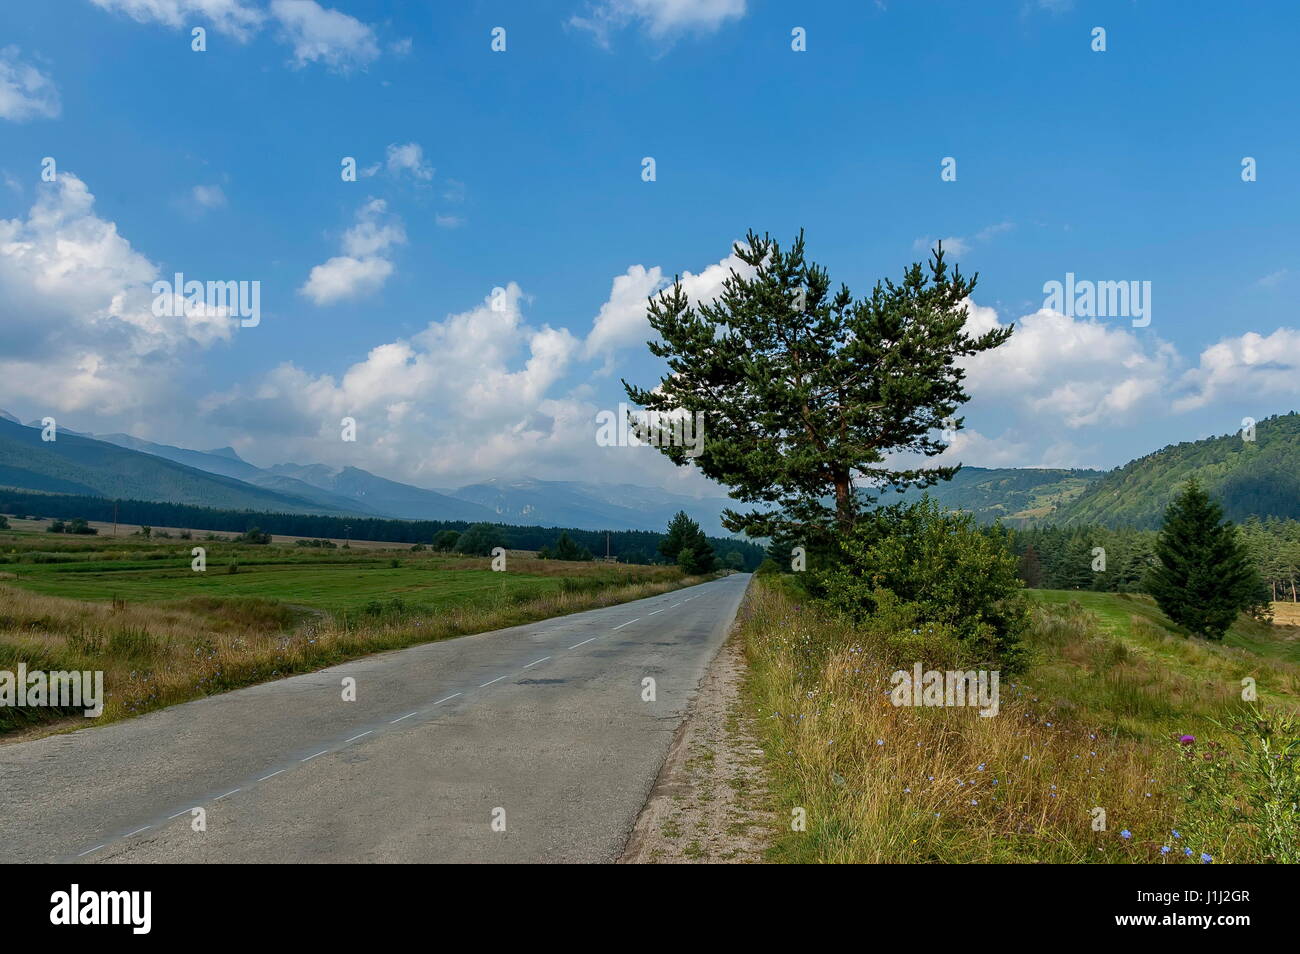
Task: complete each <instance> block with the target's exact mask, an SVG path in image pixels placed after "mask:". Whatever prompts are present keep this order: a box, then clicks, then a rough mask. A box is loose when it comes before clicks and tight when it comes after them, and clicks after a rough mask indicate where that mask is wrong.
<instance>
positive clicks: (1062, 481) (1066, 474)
mask: <svg viewBox="0 0 1300 954" xmlns="http://www.w3.org/2000/svg"><path fill="white" fill-rule="evenodd" d="M1102 476H1103V472H1102V471H1100V470H1083V469H1074V470H1060V469H1050V468H1045V467H1043V468H1040V467H998V468H988V467H971V466H965V467H962V469H961V470H959V471H957V473H956V475H955V476H954V477H953V478H952V480H948V481H943V482H941V483H938V484H935V485H934V486H933V487H929V488H927V489H926V490H924V491H921V490H909V491H907V492H906V493H904V494H903V495H902V498H901V499H903V500H906V501H916V500H919V499H920V497H921V495H922V494H923V493H926V494H929V495H930V496H931V497H932V498H934V499H935V500H936V501H938V502H939V503H940V504H942V505H943V506H945V507H948V508H950V509H952V510H965V511H968V512H970V513H972V514H974V515H975V519H976V520H978V521H979V522H980V523H993V522H994V521H995V520H1001V521H1002V522H1003V523H1005V524H1007V525H1008V526H1020V525H1023V524H1025V523H1032V522H1042V521H1046V520H1050V519H1051V515H1052V513H1053V512H1054V511H1055V510H1056V508H1058V507H1061V506H1063V505H1064V504H1065V503H1066V502H1068V501H1071V500H1073V499H1074V498H1076V497H1077V496H1079V494H1081V493H1082V492H1083V491H1084V490H1085V489H1086V488H1087V487H1089V486H1090V485H1092V484H1093V483H1095V482H1096V481H1098V480H1100V479H1101V477H1102ZM899 499H900V498H899V497H898V496H897V495H894V494H885V495H884V496H883V497H882V498H881V501H880V502H881V503H882V504H890V503H896V502H898V500H899Z"/></svg>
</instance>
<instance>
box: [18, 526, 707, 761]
mask: <svg viewBox="0 0 1300 954" xmlns="http://www.w3.org/2000/svg"><path fill="white" fill-rule="evenodd" d="M8 542H9V541H0V555H3V556H5V557H8V558H9V561H10V562H9V563H8V564H7V565H4V566H0V571H2V572H4V574H5V576H4V577H3V578H0V669H8V670H11V671H12V670H15V669H16V667H17V665H18V663H20V662H23V663H26V665H27V668H28V670H29V671H31V670H45V671H50V672H54V671H70V670H91V671H94V670H102V671H103V672H104V688H105V696H106V700H105V708H104V714H103V715H102V716H100V717H99V718H98V719H94V720H91V719H87V718H85V717H84V716H83V715H81V713H80V712H77V713H76V714H75V717H74V716H73V713H71V712H61V711H59V710H57V709H53V708H45V707H28V708H22V709H19V708H16V707H12V706H8V707H0V735H3V734H4V733H12V732H14V731H15V730H24V729H27V730H30V729H33V728H34V727H35V728H40V727H42V726H44V727H45V728H50V727H54V728H80V727H83V726H86V725H95V724H102V723H104V722H107V721H113V720H115V719H120V718H124V717H129V716H133V715H138V714H140V713H143V712H147V711H149V710H151V709H156V708H160V707H162V706H168V705H173V704H175V703H178V702H184V701H186V700H189V699H194V698H197V697H199V696H204V695H211V694H214V693H218V692H224V691H227V690H229V689H235V688H238V687H241V686H247V685H251V684H253V683H257V682H262V681H265V680H268V679H276V678H281V677H284V676H288V675H292V674H295V673H301V672H309V671H312V670H315V669H320V668H323V667H326V666H330V665H334V664H336V663H340V662H344V661H346V660H348V659H353V658H356V657H358V656H363V655H366V654H369V653H374V652H380V651H384V650H390V649H402V648H405V647H407V646H412V645H415V644H417V643H424V642H430V641H434V640H441V639H447V638H450V637H453V636H461V635H466V634H469V633H478V632H485V631H488V630H493V629H500V628H503V627H507V626H515V625H520V624H523V623H528V622H533V621H536V620H540V619H547V618H550V617H554V616H562V615H566V614H569V613H575V612H581V611H583V610H588V609H594V608H597V607H601V606H609V605H613V604H615V603H622V602H627V601H629V600H636V599H641V598H643V597H647V596H653V595H656V594H659V593H664V592H667V591H669V590H673V589H677V588H679V587H682V586H689V585H693V584H695V583H699V582H703V578H700V577H684V576H683V575H682V573H681V571H680V570H678V569H677V568H676V567H650V566H628V565H612V564H602V563H568V562H561V561H556V560H537V559H531V558H523V557H512V558H510V559H509V560H508V569H507V571H505V572H493V571H492V570H491V569H490V560H488V559H486V558H473V557H458V556H447V555H441V554H429V553H421V552H416V553H411V552H410V551H384V552H380V553H373V551H372V555H367V556H361V555H346V556H345V557H344V558H343V559H342V560H340V559H339V555H338V553H337V551H326V552H324V553H310V554H304V553H303V551H302V550H301V549H296V550H294V549H289V548H280V547H275V546H269V547H268V546H256V545H251V544H250V545H242V546H241V545H237V544H226V545H224V546H225V550H223V551H220V552H222V556H223V558H227V559H233V560H238V561H239V570H238V572H237V573H234V574H229V573H226V572H225V571H224V569H223V568H222V567H221V566H219V565H214V563H213V561H212V559H211V555H210V558H209V564H208V570H207V572H206V573H197V572H194V571H192V570H190V569H189V559H190V557H189V547H190V546H191V545H194V544H192V541H184V542H183V545H182V546H179V547H168V548H163V550H162V552H163V554H164V555H163V556H162V557H160V558H159V559H158V560H157V561H156V562H146V561H145V560H142V559H141V556H142V554H145V553H149V552H152V551H153V550H155V549H156V544H155V545H153V546H150V547H145V546H134V547H130V548H129V551H130V552H129V556H130V558H129V559H126V560H99V561H97V560H93V559H92V560H86V559H83V560H82V561H81V562H78V563H39V562H21V563H20V562H16V561H15V560H14V559H13V558H14V557H17V556H22V555H31V554H32V553H37V552H45V551H43V550H39V551H38V550H34V549H32V548H30V547H29V548H26V549H24V548H22V547H6V546H5V544H7V543H8ZM77 549H78V550H79V551H80V553H81V555H82V556H83V557H84V556H86V555H90V554H103V553H112V554H114V555H116V553H117V551H118V550H120V546H117V547H114V548H111V549H110V548H103V547H101V548H84V547H81V548H77ZM10 551H12V552H10ZM177 551H179V553H178V552H177ZM227 551H229V552H227ZM345 554H346V551H345ZM394 560H395V561H396V562H397V566H393V565H392V563H393V561H394ZM179 561H183V563H180V565H177V564H178V562H179ZM54 722H57V723H58V725H57V726H52V725H51V724H52V723H54Z"/></svg>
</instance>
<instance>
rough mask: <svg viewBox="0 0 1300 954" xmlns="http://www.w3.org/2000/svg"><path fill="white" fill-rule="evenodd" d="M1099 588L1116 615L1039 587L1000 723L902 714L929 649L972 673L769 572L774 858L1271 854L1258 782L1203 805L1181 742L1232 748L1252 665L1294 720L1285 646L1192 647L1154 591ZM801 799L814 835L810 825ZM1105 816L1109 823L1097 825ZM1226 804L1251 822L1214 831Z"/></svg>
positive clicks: (751, 691) (952, 713)
mask: <svg viewBox="0 0 1300 954" xmlns="http://www.w3.org/2000/svg"><path fill="white" fill-rule="evenodd" d="M1067 595H1068V596H1077V595H1080V594H1067ZM1083 595H1088V596H1095V597H1108V599H1098V600H1091V601H1090V602H1091V603H1093V605H1094V607H1095V609H1096V610H1098V611H1100V612H1101V614H1102V616H1101V618H1100V619H1099V617H1098V615H1096V614H1095V613H1094V612H1093V611H1092V610H1090V609H1088V608H1085V606H1083V605H1080V603H1078V602H1074V603H1071V602H1070V601H1069V600H1068V599H1061V598H1058V597H1057V596H1056V595H1054V594H1050V593H1049V594H1041V593H1033V594H1031V596H1033V597H1035V606H1034V609H1033V626H1032V630H1031V633H1030V634H1029V637H1028V640H1027V642H1028V644H1029V648H1030V649H1031V651H1032V654H1033V658H1034V662H1033V664H1032V665H1031V667H1030V668H1029V670H1028V671H1027V672H1026V673H1025V675H1024V677H1023V678H1020V679H1017V680H1015V681H1014V682H1010V683H1003V684H1002V685H1001V705H1000V711H999V713H998V715H996V716H994V717H991V718H983V717H981V716H980V715H979V714H978V712H977V711H976V710H975V709H974V708H955V707H948V708H942V707H938V708H924V707H917V708H913V707H896V706H894V705H893V704H892V703H891V702H890V698H889V693H890V689H891V683H890V678H889V677H890V674H891V673H892V672H894V671H895V670H897V669H908V670H910V669H911V668H912V665H913V664H914V663H915V662H917V661H918V660H919V661H921V662H922V663H923V668H925V669H931V668H934V669H947V668H954V667H953V666H951V665H949V663H950V660H941V659H937V658H933V657H932V658H927V652H928V650H927V648H926V646H925V643H924V641H923V640H922V641H920V642H918V637H916V636H913V635H911V634H903V635H901V636H900V634H898V633H895V632H890V631H889V628H888V625H886V624H882V625H879V626H873V625H871V624H868V625H866V626H862V627H857V628H854V627H852V626H849V625H847V624H846V623H845V622H843V621H842V620H839V619H837V618H835V617H832V616H830V615H829V614H827V613H826V612H825V611H824V610H822V609H820V608H819V607H818V605H817V604H816V603H814V602H813V601H811V600H809V599H807V598H806V597H805V596H804V595H803V593H802V591H801V590H800V589H799V588H798V586H797V584H796V583H795V582H794V581H793V580H792V578H790V577H788V576H787V577H773V576H768V577H756V578H755V580H754V583H753V585H752V586H751V589H750V594H749V597H748V599H747V601H746V604H745V606H744V607H743V608H742V618H741V624H740V625H741V630H742V634H743V637H744V638H745V640H746V649H747V655H748V659H749V662H750V672H749V676H748V680H747V686H746V691H747V694H748V695H749V697H750V699H751V700H752V702H753V704H754V705H755V706H756V707H757V709H758V712H759V716H760V717H759V720H758V724H759V727H760V731H761V732H762V733H763V747H764V749H765V750H766V752H767V764H768V769H769V773H770V775H771V789H770V790H771V792H772V793H773V798H772V809H773V812H774V814H775V816H776V817H777V818H778V829H777V830H776V831H775V832H774V842H773V847H772V848H771V850H770V857H771V859H772V860H774V861H781V862H796V863H800V862H802V863H808V862H815V863H825V862H832V863H833V862H859V863H860V862H866V863H873V862H874V863H926V862H945V863H952V862H965V863H1005V862H1017V863H1036V862H1047V863H1079V862H1100V863H1162V862H1167V863H1174V862H1193V861H1194V862H1201V861H1202V860H1203V859H1202V854H1204V855H1205V856H1207V857H1209V858H1211V859H1213V860H1214V861H1216V862H1224V861H1229V862H1258V861H1261V860H1269V859H1266V858H1265V857H1264V854H1265V852H1264V850H1263V849H1262V848H1261V847H1260V845H1259V842H1258V839H1252V838H1249V837H1247V838H1243V837H1241V836H1242V831H1243V829H1242V828H1241V826H1240V825H1238V824H1237V822H1240V821H1241V820H1242V818H1243V817H1245V816H1242V815H1241V814H1240V812H1239V811H1238V808H1239V805H1238V803H1242V804H1244V802H1245V801H1246V800H1247V797H1248V796H1249V795H1250V792H1249V791H1248V790H1246V789H1242V788H1240V785H1242V784H1246V785H1249V784H1253V783H1248V782H1246V783H1244V782H1242V781H1241V780H1240V779H1239V778H1238V777H1237V776H1236V775H1232V776H1231V778H1232V780H1233V784H1234V785H1238V786H1239V787H1238V788H1237V789H1234V790H1231V791H1227V792H1226V793H1224V792H1220V793H1219V796H1218V797H1219V800H1218V802H1216V803H1215V804H1209V803H1208V802H1207V801H1206V799H1204V798H1200V799H1199V800H1196V801H1189V800H1188V799H1187V797H1186V794H1187V791H1188V787H1187V786H1188V784H1189V776H1188V774H1187V771H1188V765H1189V759H1188V758H1187V756H1188V754H1189V752H1190V749H1189V748H1187V747H1180V746H1179V745H1178V743H1177V741H1176V740H1177V739H1178V738H1179V736H1180V735H1184V734H1186V735H1193V736H1195V737H1196V739H1197V742H1196V743H1195V746H1196V757H1197V758H1198V759H1199V757H1200V753H1201V752H1202V751H1206V752H1207V754H1209V749H1208V747H1209V746H1213V745H1229V744H1231V735H1232V733H1231V731H1230V729H1229V727H1230V726H1231V725H1233V724H1234V723H1239V722H1241V721H1243V703H1242V702H1241V686H1240V682H1239V679H1238V678H1237V676H1238V673H1239V672H1241V671H1244V670H1249V671H1250V672H1251V673H1253V674H1255V677H1256V678H1257V679H1258V680H1259V682H1260V685H1261V687H1263V686H1267V687H1268V693H1269V697H1270V698H1271V699H1273V700H1275V701H1276V702H1277V703H1278V705H1279V706H1280V707H1281V708H1282V709H1283V710H1286V711H1292V712H1293V711H1294V709H1295V706H1296V703H1297V702H1298V701H1300V695H1297V693H1296V683H1295V674H1294V666H1292V665H1291V664H1289V663H1286V662H1283V661H1281V659H1280V658H1279V657H1281V656H1285V655H1286V653H1285V652H1282V651H1277V653H1276V655H1275V656H1274V658H1272V659H1268V658H1262V657H1255V658H1254V659H1253V660H1252V659H1246V658H1243V657H1241V656H1240V655H1239V654H1246V651H1245V650H1244V649H1242V648H1240V647H1231V646H1229V647H1214V646H1205V645H1199V644H1198V645H1193V646H1187V645H1180V644H1179V643H1180V642H1182V637H1180V636H1177V635H1174V634H1172V633H1170V632H1169V631H1168V630H1166V629H1164V627H1163V626H1162V625H1160V619H1161V618H1160V617H1159V616H1158V614H1157V615H1156V616H1155V617H1151V616H1150V614H1149V613H1148V612H1147V609H1148V608H1147V607H1145V606H1144V605H1143V604H1142V601H1141V600H1137V601H1126V600H1120V599H1118V598H1117V597H1116V596H1115V595H1114V594H1083ZM1130 602H1135V603H1136V605H1137V608H1138V612H1137V613H1136V614H1129V613H1128V609H1129V603H1130ZM1150 609H1154V607H1153V606H1152V607H1150ZM1130 615H1136V616H1138V617H1139V618H1138V619H1137V620H1136V621H1134V620H1132V619H1130V618H1129V617H1130ZM1157 627H1159V629H1157ZM1247 635H1250V634H1249V633H1248V634H1247ZM1257 638H1263V637H1262V636H1261V635H1258V634H1257ZM1272 648H1273V649H1275V650H1276V647H1272ZM1246 655H1249V654H1246ZM1169 660H1173V661H1174V662H1176V663H1177V665H1171V664H1169ZM1263 698H1264V694H1263V693H1261V699H1263ZM1215 751H1218V750H1215ZM1225 751H1226V750H1225ZM1216 764H1217V763H1216ZM1195 767H1196V766H1195V765H1193V766H1192V768H1193V769H1195ZM1225 777H1228V775H1225ZM797 809H803V811H804V813H805V816H804V817H805V818H806V830H804V831H798V830H795V827H794V823H795V822H796V820H797V812H796V810H797ZM1098 809H1100V810H1103V811H1104V813H1105V815H1104V824H1105V827H1104V830H1094V826H1095V825H1096V824H1097V822H1098V821H1099V820H1100V818H1101V815H1100V813H1099V812H1098V811H1097V810H1098ZM1229 809H1231V812H1229ZM1216 812H1217V813H1220V814H1223V815H1224V816H1225V817H1226V816H1227V815H1228V814H1230V813H1235V814H1232V818H1233V825H1231V826H1230V825H1228V824H1226V823H1225V824H1214V823H1212V819H1208V818H1207V816H1208V815H1213V814H1215V813H1216ZM1247 823H1248V824H1249V819H1247ZM1174 832H1178V834H1177V835H1175V834H1174ZM1193 841H1195V843H1193ZM1188 852H1190V854H1188Z"/></svg>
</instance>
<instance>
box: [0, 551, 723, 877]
mask: <svg viewBox="0 0 1300 954" xmlns="http://www.w3.org/2000/svg"><path fill="white" fill-rule="evenodd" d="M748 580H749V577H748V575H734V576H729V577H726V578H724V579H721V580H718V581H715V582H712V583H706V584H703V585H701V586H696V587H692V588H689V589H684V590H676V591H674V592H672V593H668V594H665V595H662V596H656V597H651V598H650V599H645V600H639V601H637V602H635V603H624V604H621V605H619V606H610V607H606V608H604V609H598V610H591V611H589V612H586V613H579V614H575V615H572V616H563V617H558V618H556V619H550V620H543V621H542V622H538V623H530V624H529V625H527V626H516V627H512V628H510V629H503V630H497V631H495V632H491V633H483V634H480V635H477V636H466V637H462V638H459V639H452V640H447V641H444V642H440V643H430V644H427V645H423V646H416V647H413V648H411V649H404V650H400V651H397V652H389V653H383V654H380V655H377V656H368V657H366V658H364V659H358V660H356V661H354V662H350V663H346V664H344V665H340V666H335V667H332V668H330V669H325V670H321V671H320V672H316V673H311V674H308V675H303V676H295V677H293V678H290V679H284V680H280V681H278V682H270V683H264V684H262V685H259V686H253V687H250V688H248V689H241V690H238V691H235V692H229V693H225V694H224V695H219V696H212V697H210V698H207V699H202V700H199V701H196V702H190V703H185V704H184V705H179V706H173V707H171V708H169V709H164V710H160V711H158V712H153V713H150V714H148V715H145V716H142V717H140V718H138V719H131V720H127V721H123V722H118V723H114V724H111V725H105V726H102V727H96V728H89V729H83V730H80V731H77V732H73V733H69V734H65V735H60V736H50V737H47V738H44V739H38V740H35V741H32V742H23V743H18V744H13V745H6V746H0V861H2V862H42V861H79V862H83V863H85V862H196V863H208V864H211V863H224V862H608V861H612V860H614V859H615V858H617V857H618V856H619V854H620V853H621V852H622V850H623V847H624V844H625V843H626V841H627V837H628V833H629V832H630V831H631V829H632V825H633V823H634V822H635V820H636V816H637V813H638V812H639V811H640V809H641V807H642V805H643V804H644V803H645V800H646V796H647V794H648V793H649V791H650V789H651V787H652V785H653V784H654V780H655V777H656V775H657V773H658V771H659V768H660V765H661V764H662V763H663V760H664V757H665V755H666V753H667V751H668V748H669V745H670V743H671V741H672V737H673V733H674V731H675V730H676V729H677V727H678V725H679V724H680V723H681V721H682V718H683V715H684V714H685V711H686V707H687V705H688V703H689V701H690V699H691V697H692V696H693V694H694V693H695V690H696V687H697V686H698V684H699V682H700V679H701V677H702V676H703V674H704V671H705V669H706V668H707V667H708V664H709V662H710V660H712V658H713V656H714V655H715V654H716V653H717V651H718V648H719V647H720V646H721V644H722V642H723V639H724V638H725V636H726V633H727V630H728V628H729V627H730V625H731V622H732V620H733V619H734V617H735V614H736V610H737V608H738V607H739V604H740V600H741V597H742V595H743V593H744V590H745V586H746V584H747V583H748ZM345 677H353V678H355V680H356V695H357V699H356V701H355V702H345V701H343V680H344V678H345ZM647 678H650V679H653V680H654V681H655V699H654V701H643V698H642V697H643V694H644V692H645V689H644V684H643V680H645V679H647ZM195 808H201V809H202V810H203V814H202V819H201V820H202V821H203V822H204V823H205V826H206V830H202V831H196V830H195V827H196V824H197V822H198V821H199V820H200V817H199V816H198V815H196V814H195V813H194V811H193V809H195ZM494 819H495V820H496V822H497V824H496V825H495V826H494V824H493V822H494ZM502 820H504V831H500V830H496V829H497V828H500V827H502V826H501V822H502Z"/></svg>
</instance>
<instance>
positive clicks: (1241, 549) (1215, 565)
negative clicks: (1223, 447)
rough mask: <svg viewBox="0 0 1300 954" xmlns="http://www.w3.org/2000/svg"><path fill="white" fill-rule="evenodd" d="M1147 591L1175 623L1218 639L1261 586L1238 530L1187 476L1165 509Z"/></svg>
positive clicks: (1201, 634) (1198, 633) (1216, 504)
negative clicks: (1183, 485)
mask: <svg viewBox="0 0 1300 954" xmlns="http://www.w3.org/2000/svg"><path fill="white" fill-rule="evenodd" d="M1155 549H1156V565H1155V567H1154V568H1153V569H1152V570H1151V572H1150V574H1149V575H1148V577H1147V581H1146V586H1147V592H1148V593H1150V594H1151V595H1152V596H1153V597H1155V600H1156V603H1157V604H1159V606H1160V609H1161V610H1162V611H1163V612H1164V614H1165V615H1166V616H1168V617H1169V618H1170V619H1171V620H1173V621H1174V622H1175V623H1177V624H1178V625H1179V626H1182V627H1183V628H1185V629H1187V630H1189V631H1190V632H1192V633H1195V634H1196V635H1198V636H1204V637H1205V638H1207V639H1222V638H1223V634H1224V633H1226V632H1227V630H1228V627H1229V626H1231V625H1232V623H1233V621H1234V620H1235V619H1236V618H1237V614H1238V613H1240V612H1241V611H1242V610H1244V609H1247V608H1248V607H1250V606H1252V605H1253V604H1254V603H1256V602H1257V600H1258V599H1259V591H1260V588H1261V586H1262V584H1261V582H1260V578H1259V575H1258V573H1257V572H1256V570H1255V567H1254V564H1253V563H1252V561H1251V559H1250V554H1249V553H1248V551H1247V549H1246V547H1245V546H1244V545H1243V544H1242V542H1241V540H1240V539H1239V538H1238V535H1237V528H1236V527H1235V526H1233V524H1232V523H1230V522H1227V521H1225V520H1224V519H1223V508H1222V507H1220V506H1219V504H1218V503H1217V502H1216V501H1214V500H1212V499H1210V496H1209V495H1208V494H1207V493H1206V492H1205V491H1204V490H1202V489H1201V486H1200V484H1198V483H1197V482H1196V481H1195V480H1191V481H1189V482H1188V484H1187V488H1186V489H1185V490H1184V491H1183V492H1182V493H1181V494H1179V495H1178V496H1177V497H1176V498H1174V501H1173V503H1171V504H1170V505H1169V509H1168V510H1167V511H1166V512H1165V524H1164V527H1163V528H1162V529H1161V531H1160V536H1159V538H1158V539H1157V540H1156V548H1155Z"/></svg>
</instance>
